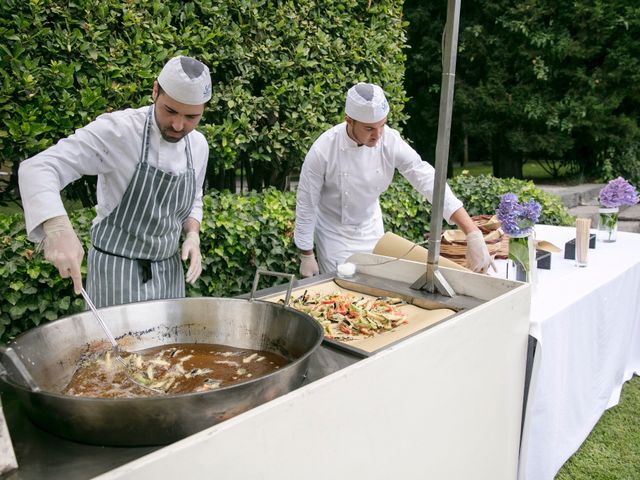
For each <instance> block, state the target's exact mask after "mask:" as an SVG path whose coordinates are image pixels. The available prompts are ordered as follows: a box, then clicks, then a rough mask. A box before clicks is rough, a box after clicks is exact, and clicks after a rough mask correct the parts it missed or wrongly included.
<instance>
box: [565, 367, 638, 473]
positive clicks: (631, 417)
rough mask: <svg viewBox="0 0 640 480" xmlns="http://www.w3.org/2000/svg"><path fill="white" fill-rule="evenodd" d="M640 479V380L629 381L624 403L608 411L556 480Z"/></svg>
mask: <svg viewBox="0 0 640 480" xmlns="http://www.w3.org/2000/svg"><path fill="white" fill-rule="evenodd" d="M582 479H584V480H638V479H640V377H637V376H634V377H633V378H632V379H631V380H630V381H629V382H627V383H626V384H625V385H624V387H623V389H622V395H621V397H620V403H619V404H618V405H616V406H615V407H613V408H611V409H609V410H607V411H606V412H604V414H603V415H602V417H601V418H600V421H599V422H598V424H597V425H596V426H595V428H594V429H593V431H592V432H591V434H589V436H588V437H587V439H586V440H585V442H584V443H583V444H582V446H581V447H580V449H579V450H578V451H577V452H576V453H575V454H574V455H573V456H572V457H571V458H570V459H569V460H568V461H567V463H565V464H564V465H563V467H562V468H561V469H560V471H559V472H558V475H557V476H556V477H555V480H582Z"/></svg>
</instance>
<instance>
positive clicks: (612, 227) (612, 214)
mask: <svg viewBox="0 0 640 480" xmlns="http://www.w3.org/2000/svg"><path fill="white" fill-rule="evenodd" d="M598 198H599V201H600V205H602V208H600V211H599V215H600V216H599V222H598V230H599V231H600V232H603V233H604V236H603V237H601V239H602V240H604V241H605V242H615V241H616V231H617V229H618V209H619V208H620V207H621V206H623V205H629V206H631V205H635V204H636V203H638V192H637V191H636V189H635V187H634V186H633V185H631V184H630V183H629V182H627V181H626V180H625V179H624V178H622V177H618V178H616V179H614V180H611V181H610V182H609V183H607V184H606V185H605V186H604V187H603V188H602V190H600V194H599V195H598Z"/></svg>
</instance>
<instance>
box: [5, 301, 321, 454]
mask: <svg viewBox="0 0 640 480" xmlns="http://www.w3.org/2000/svg"><path fill="white" fill-rule="evenodd" d="M89 315H91V313H90V312H82V313H79V314H75V315H71V316H69V317H65V318H61V319H59V320H56V321H54V322H51V323H49V324H45V325H42V326H40V327H36V328H35V329H32V330H30V331H28V332H25V333H24V334H22V335H20V336H19V337H17V338H16V339H15V340H14V341H13V342H11V344H10V346H12V347H13V348H14V350H15V351H16V352H17V354H18V355H19V356H20V358H21V359H22V361H23V363H25V365H26V366H27V367H28V368H29V370H30V371H31V372H30V373H31V374H32V376H33V377H34V378H35V381H36V383H37V384H39V385H41V387H42V388H43V390H42V391H33V390H30V389H29V388H28V387H26V385H20V377H19V376H17V375H16V373H15V371H11V372H9V373H10V375H5V376H4V378H2V379H1V380H2V382H3V383H4V385H5V386H8V387H10V388H12V389H13V390H14V391H15V392H16V393H17V396H18V399H19V401H20V403H21V404H22V406H23V407H24V410H25V411H26V413H27V415H28V416H29V417H30V418H31V420H32V421H34V423H36V424H38V425H40V426H41V427H43V428H45V429H47V430H49V431H51V432H52V433H56V434H59V435H61V436H63V437H66V438H70V439H72V440H76V441H80V442H85V443H93V444H98V445H120V446H134V445H159V444H166V443H170V442H173V441H175V440H178V439H180V438H184V437H185V436H187V435H190V434H192V433H195V432H197V431H200V430H202V429H204V428H207V427H209V426H212V425H214V424H216V423H219V422H221V421H223V420H226V419H228V418H231V417H232V416H235V415H237V414H239V413H242V412H244V411H246V410H249V409H251V408H253V407H255V406H257V405H260V404H261V403H264V402H266V401H269V400H272V399H273V398H276V397H278V396H281V395H284V394H286V393H288V392H289V391H291V390H293V389H295V388H297V387H299V386H300V385H301V384H302V382H303V381H304V378H305V375H306V369H307V366H308V362H309V359H310V357H311V355H312V354H313V353H314V351H315V350H316V349H317V348H318V347H319V346H320V344H321V342H322V337H323V332H322V327H321V326H320V325H319V324H318V322H317V321H316V320H314V319H313V318H311V317H310V316H308V315H306V314H303V313H302V312H299V311H297V310H295V309H293V308H291V307H287V306H284V305H278V304H274V303H271V302H265V301H262V300H251V301H249V300H244V299H237V298H235V299H231V298H214V297H190V298H182V299H173V300H154V301H150V302H140V303H134V304H127V305H120V306H117V307H109V308H105V309H101V315H102V316H103V318H104V319H105V322H107V323H109V328H110V330H111V331H112V332H113V333H114V335H115V336H116V337H117V338H119V340H120V343H121V345H122V346H123V349H124V350H130V351H134V350H140V349H144V348H148V347H151V346H159V345H162V344H170V343H219V344H223V345H232V346H234V347H235V348H248V349H254V350H268V351H274V352H278V353H281V354H284V355H287V354H288V358H289V359H290V360H291V362H290V363H288V364H287V365H285V366H283V367H282V368H280V369H279V370H277V371H275V372H272V373H270V374H267V375H264V376H261V377H256V378H252V379H248V380H246V381H245V382H242V383H238V384H235V385H229V386H227V387H223V388H219V389H216V390H209V391H207V392H194V393H187V394H175V395H153V396H147V397H132V398H111V399H107V398H93V397H76V396H70V395H62V394H60V393H53V392H51V391H50V390H52V389H53V390H57V391H58V392H59V391H60V390H61V388H58V387H61V386H64V385H66V382H67V381H68V379H69V378H70V376H71V374H72V371H73V370H74V369H75V364H76V363H77V359H78V358H79V354H80V353H82V352H84V351H86V349H87V347H88V346H100V343H103V342H102V338H103V337H102V333H101V331H100V327H99V325H98V324H97V322H95V320H94V319H93V318H88V317H89ZM96 340H98V342H97V343H96ZM60 345H63V346H65V348H64V349H62V348H61V347H60V349H59V350H58V351H54V348H55V346H60ZM104 345H105V346H106V345H107V343H106V341H105V342H104ZM40 365H44V367H42V369H40V368H39V366H40ZM36 367H38V368H36ZM47 382H49V383H47ZM114 417H115V418H116V421H115V422H114V421H113V418H114Z"/></svg>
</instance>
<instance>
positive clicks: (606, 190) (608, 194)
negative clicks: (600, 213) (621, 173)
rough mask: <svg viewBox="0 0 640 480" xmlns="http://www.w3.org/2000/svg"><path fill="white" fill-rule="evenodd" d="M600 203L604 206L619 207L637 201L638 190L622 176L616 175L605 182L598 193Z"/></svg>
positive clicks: (633, 203)
mask: <svg viewBox="0 0 640 480" xmlns="http://www.w3.org/2000/svg"><path fill="white" fill-rule="evenodd" d="M598 198H599V200H600V204H601V205H602V206H603V207H606V208H619V207H621V206H623V205H635V204H636V203H638V192H636V189H635V187H634V186H633V185H631V184H630V183H629V182H627V181H626V180H625V179H624V178H622V177H618V178H616V179H614V180H611V181H610V182H609V183H607V184H606V185H605V186H604V187H603V188H602V190H600V194H599V195H598Z"/></svg>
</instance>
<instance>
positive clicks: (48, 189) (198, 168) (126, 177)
mask: <svg viewBox="0 0 640 480" xmlns="http://www.w3.org/2000/svg"><path fill="white" fill-rule="evenodd" d="M149 108H151V107H150V106H146V107H142V108H138V109H132V108H129V109H126V110H121V111H117V112H112V113H105V114H103V115H100V116H99V117H98V118H96V120H94V121H93V122H91V123H89V124H88V125H86V126H85V127H82V128H79V129H78V130H76V131H75V133H74V134H72V135H70V136H69V137H67V138H64V139H62V140H60V141H59V142H58V143H57V144H55V145H53V146H52V147H50V148H48V149H46V150H44V151H43V152H40V153H38V154H37V155H35V156H33V157H31V158H29V159H27V160H25V161H23V162H22V163H21V164H20V169H19V172H18V179H19V183H20V195H21V197H22V204H23V207H24V214H25V223H26V227H27V234H28V238H29V239H30V240H32V241H34V242H37V241H40V240H42V238H43V237H44V232H43V230H42V222H44V221H45V220H48V219H49V218H52V217H56V216H59V215H66V214H67V213H66V210H65V208H64V206H63V204H62V199H61V197H60V191H61V190H62V189H63V188H64V187H65V186H67V185H68V184H69V183H71V182H73V181H75V180H77V179H79V178H80V177H82V176H83V175H97V176H98V183H97V192H96V193H97V199H98V205H97V206H96V213H97V215H96V218H95V219H94V220H93V223H94V224H95V223H98V222H99V221H100V220H102V219H103V218H105V217H106V216H108V215H109V214H110V213H111V212H112V211H113V209H114V208H115V207H116V206H117V205H118V204H119V203H120V200H121V199H122V196H123V195H124V192H125V190H126V189H127V187H128V186H129V182H130V181H131V178H132V177H133V174H134V172H135V169H136V167H137V164H138V161H139V159H140V151H141V149H142V135H143V129H144V122H145V118H146V116H147V112H148V110H149ZM149 141H150V143H149V157H148V162H149V164H150V165H152V166H155V167H158V168H159V169H160V170H163V171H165V172H168V173H172V174H174V175H178V174H180V173H183V172H185V171H186V169H187V156H186V152H185V139H184V138H183V139H181V140H180V141H179V142H177V143H171V142H167V141H165V140H164V139H163V138H162V136H161V135H160V129H159V128H158V125H157V123H156V122H155V119H154V121H153V122H152V125H151V132H150V139H149ZM189 141H190V144H191V153H192V157H193V168H194V170H195V174H196V196H195V200H194V203H193V208H192V210H191V213H190V214H189V216H190V217H192V218H194V219H195V220H197V221H198V222H202V186H203V184H204V177H205V173H206V167H207V159H208V157H209V146H208V144H207V141H206V139H205V138H204V135H202V134H201V133H200V132H197V131H195V130H194V131H192V132H191V133H189Z"/></svg>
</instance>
